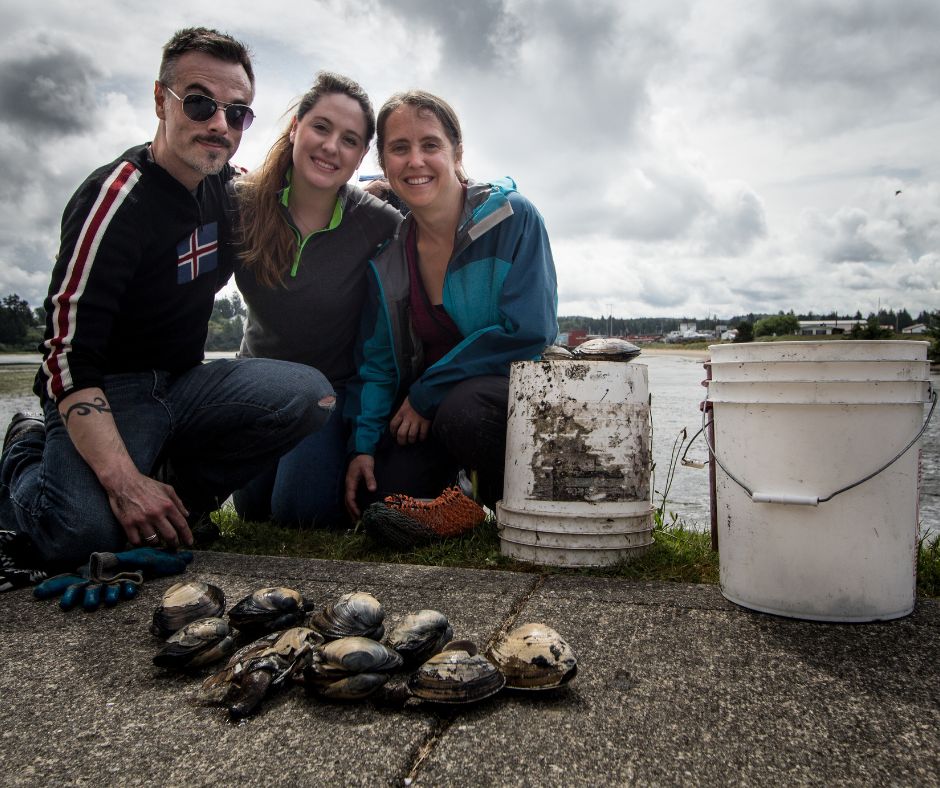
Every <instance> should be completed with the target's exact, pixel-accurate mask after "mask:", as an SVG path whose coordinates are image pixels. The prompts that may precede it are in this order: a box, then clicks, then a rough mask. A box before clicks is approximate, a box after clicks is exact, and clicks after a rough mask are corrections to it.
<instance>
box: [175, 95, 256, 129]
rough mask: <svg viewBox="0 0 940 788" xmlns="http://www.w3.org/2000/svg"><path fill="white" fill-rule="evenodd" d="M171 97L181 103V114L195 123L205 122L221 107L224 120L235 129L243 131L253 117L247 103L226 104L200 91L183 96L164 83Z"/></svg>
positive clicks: (253, 114)
mask: <svg viewBox="0 0 940 788" xmlns="http://www.w3.org/2000/svg"><path fill="white" fill-rule="evenodd" d="M163 87H165V88H166V89H167V91H168V92H169V94H170V95H171V96H173V98H175V99H176V100H177V101H179V102H180V103H181V104H182V105H183V114H184V115H186V117H187V118H189V119H190V120H194V121H196V123H205V122H206V121H207V120H209V119H210V118H211V117H212V116H213V115H215V113H216V112H218V111H219V108H220V107H221V108H222V109H223V110H225V122H226V123H228V125H229V126H231V127H232V128H233V129H235V130H236V131H244V130H245V129H247V128H248V127H249V126H250V125H251V122H252V121H253V120H254V119H255V113H254V112H252V109H251V107H249V106H248V105H247V104H226V103H225V102H224V101H216V100H215V99H214V98H210V97H209V96H203V95H202V94H201V93H187V94H186V95H185V96H183V98H180V97H179V96H177V95H176V94H175V93H174V92H173V91H172V90H171V89H170V86H169V85H164V86H163Z"/></svg>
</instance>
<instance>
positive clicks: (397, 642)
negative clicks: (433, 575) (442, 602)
mask: <svg viewBox="0 0 940 788" xmlns="http://www.w3.org/2000/svg"><path fill="white" fill-rule="evenodd" d="M453 636H454V630H453V629H452V628H451V626H450V622H449V621H448V620H447V616H445V615H444V614H443V613H439V612H438V611H436V610H419V611H418V612H417V613H410V614H409V615H407V616H405V617H404V618H403V619H402V620H401V621H399V622H398V623H397V624H396V625H395V627H394V628H393V629H392V631H391V632H389V634H388V637H387V638H386V640H385V642H386V645H388V647H389V648H392V649H394V650H395V651H397V652H398V653H399V654H401V657H402V659H403V660H404V661H405V662H406V663H409V664H413V665H414V664H420V663H421V662H424V661H426V660H427V659H428V658H429V657H431V656H432V655H434V654H436V653H437V652H438V651H441V649H443V647H444V644H445V643H447V642H448V641H449V640H450V639H451V638H452V637H453Z"/></svg>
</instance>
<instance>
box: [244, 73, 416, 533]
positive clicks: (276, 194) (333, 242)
mask: <svg viewBox="0 0 940 788" xmlns="http://www.w3.org/2000/svg"><path fill="white" fill-rule="evenodd" d="M374 133H375V114H374V111H373V109H372V104H371V102H370V101H369V97H368V95H366V93H365V91H364V90H363V89H362V88H361V87H360V86H359V85H358V84H357V83H356V82H354V81H353V80H351V79H349V78H348V77H343V76H340V75H338V74H333V73H329V72H321V73H320V74H318V75H317V78H316V81H315V83H314V85H313V87H312V88H311V89H310V90H309V91H307V93H306V94H305V95H304V96H303V98H302V99H301V100H300V102H299V104H298V105H297V108H296V110H295V111H294V113H293V116H292V117H291V121H290V123H289V125H288V126H287V128H286V129H285V130H284V132H283V133H282V134H281V136H280V137H279V138H278V139H277V141H276V142H275V143H274V145H273V146H272V147H271V150H270V151H269V153H268V155H267V157H266V159H265V161H264V163H263V164H262V165H261V167H260V168H259V169H258V170H256V171H254V172H252V173H250V174H248V175H246V176H244V177H242V178H241V179H239V181H238V184H237V186H236V194H237V197H238V209H239V217H240V219H239V240H240V244H241V249H240V253H239V259H240V265H239V267H238V268H237V269H236V273H235V279H236V282H237V284H238V288H239V290H240V291H241V293H242V295H243V297H244V299H245V303H246V304H247V306H248V320H247V324H246V327H245V336H244V339H243V341H242V346H241V351H240V355H241V356H245V357H262V358H277V359H285V360H290V361H296V362H300V363H303V364H308V365H310V366H313V367H316V368H317V369H319V370H320V371H321V372H322V373H323V374H324V375H325V376H326V377H327V378H328V379H329V381H330V383H332V384H333V388H334V389H335V390H336V394H337V407H336V410H335V411H334V414H333V416H332V417H331V418H330V421H329V422H328V424H327V425H326V427H324V428H323V429H322V430H320V431H319V432H318V433H316V434H315V435H312V436H310V439H308V440H305V441H304V442H302V443H301V444H300V445H299V446H298V447H297V448H296V449H294V450H293V451H292V452H290V453H289V454H287V455H285V456H284V457H282V458H281V460H280V461H279V462H278V464H277V466H276V467H272V468H270V469H269V470H268V471H267V472H266V473H265V474H263V475H262V476H260V477H258V478H257V479H255V480H254V481H253V482H252V483H251V484H250V485H249V486H247V487H246V488H244V489H242V490H240V491H238V492H237V493H235V496H234V501H235V507H236V510H237V511H238V512H239V514H240V515H241V516H242V517H244V518H247V519H268V518H269V517H271V518H273V519H274V520H275V521H276V522H279V523H283V524H295V523H311V522H313V523H317V524H320V525H328V524H331V523H334V522H337V521H339V520H341V519H343V518H344V513H343V492H342V487H343V485H342V480H343V474H344V471H345V459H346V441H347V437H348V431H347V430H346V429H345V427H344V425H343V421H342V418H341V416H342V409H343V401H344V399H345V385H346V382H347V380H349V378H351V377H352V375H353V374H354V373H355V364H354V362H353V348H354V343H355V339H356V333H357V329H358V324H359V314H360V312H361V309H362V305H363V302H364V299H365V293H366V278H365V272H366V266H367V265H368V262H369V258H370V256H371V255H372V254H373V252H374V251H375V250H376V248H377V247H378V246H379V245H380V244H381V243H382V242H384V241H385V240H386V239H387V238H388V237H389V236H391V234H392V233H393V231H394V229H395V227H396V226H397V224H398V222H399V221H400V220H401V214H400V213H399V212H398V211H396V210H395V209H394V208H392V207H391V206H389V205H388V204H386V203H385V202H383V201H381V200H379V199H377V198H375V197H373V196H372V195H370V194H366V193H365V192H364V191H362V190H361V189H359V188H358V187H356V186H353V185H351V184H350V183H348V181H349V179H350V178H351V177H352V175H353V173H354V172H355V171H356V169H357V168H358V167H359V165H360V163H361V162H362V160H363V158H364V157H365V155H366V153H367V151H368V150H369V143H370V142H371V140H372V136H373V134H374Z"/></svg>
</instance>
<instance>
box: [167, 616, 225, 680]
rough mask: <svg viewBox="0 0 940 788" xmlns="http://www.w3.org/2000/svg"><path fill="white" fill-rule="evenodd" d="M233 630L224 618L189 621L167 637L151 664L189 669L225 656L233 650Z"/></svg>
mask: <svg viewBox="0 0 940 788" xmlns="http://www.w3.org/2000/svg"><path fill="white" fill-rule="evenodd" d="M237 634H238V632H237V631H236V630H233V629H232V628H231V627H230V626H229V625H228V621H226V620H225V619H224V618H218V617H215V618H200V619H198V620H196V621H191V622H190V623H188V624H187V625H186V626H185V627H183V628H182V629H180V630H178V631H176V632H174V633H173V634H172V635H170V637H169V638H167V641H166V643H165V644H164V645H163V648H161V649H160V650H159V651H158V652H157V653H156V654H155V655H154V658H153V664H154V665H157V666H158V667H161V668H169V669H170V670H188V669H190V668H198V667H201V666H203V665H209V664H211V663H213V662H217V661H218V660H220V659H224V658H225V657H228V656H229V655H230V654H231V653H232V652H233V651H234V650H235V637H236V636H237Z"/></svg>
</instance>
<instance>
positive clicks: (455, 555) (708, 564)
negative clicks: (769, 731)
mask: <svg viewBox="0 0 940 788" xmlns="http://www.w3.org/2000/svg"><path fill="white" fill-rule="evenodd" d="M214 518H215V519H216V521H217V522H218V524H219V528H220V530H221V532H222V538H220V539H219V540H218V541H217V542H215V543H214V544H213V545H211V546H210V547H209V548H207V549H210V550H215V551H219V552H228V553H242V554H247V555H278V556H291V557H298V558H319V559H325V560H338V561H363V562H379V563H403V564H418V565H422V566H447V567H462V568H467V569H505V570H509V571H513V572H528V573H535V574H544V575H551V574H566V575H575V576H577V575H582V576H588V577H610V578H620V579H623V580H642V581H661V582H677V583H717V582H718V553H717V552H714V551H712V549H711V537H710V535H709V533H707V532H702V531H699V530H696V529H692V528H689V527H687V526H685V525H684V524H683V523H682V521H681V520H673V521H672V522H670V523H663V524H657V525H656V526H655V527H654V529H653V536H654V542H653V545H652V546H651V547H650V548H649V550H648V551H647V552H646V553H644V554H643V555H640V556H637V557H635V558H633V559H632V560H630V561H625V562H622V563H619V564H617V565H615V566H611V567H606V568H591V569H563V568H559V567H548V566H538V565H535V564H530V563H526V562H522V561H515V560H512V559H510V558H507V557H505V556H504V555H502V554H501V553H500V547H499V534H498V532H497V529H496V523H495V522H494V521H493V520H492V519H490V520H487V521H486V522H485V523H483V525H481V526H480V527H479V528H476V529H475V530H474V531H472V532H471V533H469V534H467V535H465V536H462V537H459V538H456V539H449V540H446V541H442V542H438V543H436V544H432V545H426V546H423V547H419V548H416V549H414V550H410V551H401V550H398V549H395V548H392V547H387V546H385V545H382V544H379V543H377V542H375V541H373V540H372V539H371V538H370V537H369V536H368V535H367V534H365V533H363V532H362V531H357V530H356V529H349V530H346V531H341V530H321V529H316V528H284V527H281V526H277V525H273V524H272V523H254V522H246V521H243V520H241V519H240V518H239V517H238V516H237V515H236V514H235V512H234V510H232V509H231V508H228V507H226V508H224V509H222V510H220V511H219V512H217V513H216V514H215V515H214ZM917 593H918V595H919V596H922V597H933V598H936V597H940V536H936V537H934V538H933V539H932V540H930V541H929V542H928V541H927V540H926V539H922V540H921V543H920V551H919V558H918V572H917Z"/></svg>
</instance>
